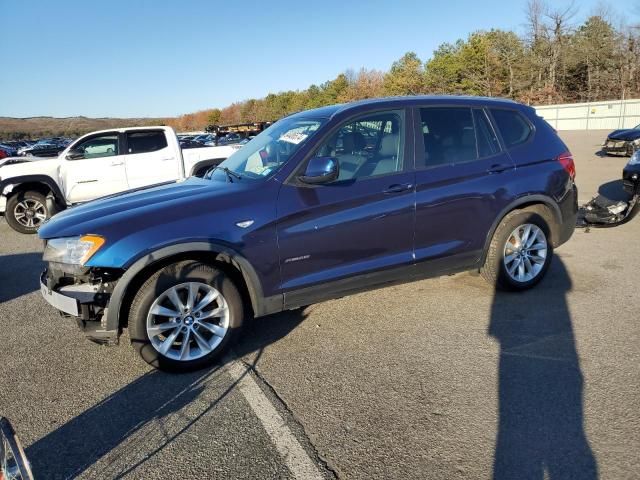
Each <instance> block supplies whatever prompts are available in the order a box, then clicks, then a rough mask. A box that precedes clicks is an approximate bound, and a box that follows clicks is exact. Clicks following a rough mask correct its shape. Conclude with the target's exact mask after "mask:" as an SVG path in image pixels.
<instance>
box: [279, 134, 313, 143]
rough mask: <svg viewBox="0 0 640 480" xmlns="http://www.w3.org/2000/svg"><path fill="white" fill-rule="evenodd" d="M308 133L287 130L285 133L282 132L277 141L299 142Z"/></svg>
mask: <svg viewBox="0 0 640 480" xmlns="http://www.w3.org/2000/svg"><path fill="white" fill-rule="evenodd" d="M308 136H309V135H307V134H306V133H301V132H287V133H285V134H283V135H282V136H281V137H280V138H279V139H278V141H280V140H282V141H283V142H289V143H293V144H294V145H297V144H299V143H300V142H302V141H304V139H305V138H307V137H308Z"/></svg>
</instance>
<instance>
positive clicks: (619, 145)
mask: <svg viewBox="0 0 640 480" xmlns="http://www.w3.org/2000/svg"><path fill="white" fill-rule="evenodd" d="M639 147H640V125H636V126H635V127H633V128H627V129H622V130H614V131H613V132H611V133H610V134H609V135H607V139H606V140H605V142H604V144H603V145H602V151H603V152H604V153H606V154H607V155H628V156H630V155H632V154H633V152H635V151H636V149H638V148H639Z"/></svg>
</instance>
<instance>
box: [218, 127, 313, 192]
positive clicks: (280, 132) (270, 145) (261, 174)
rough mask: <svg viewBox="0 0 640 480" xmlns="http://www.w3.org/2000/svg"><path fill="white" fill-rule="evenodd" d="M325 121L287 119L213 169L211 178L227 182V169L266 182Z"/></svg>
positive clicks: (246, 177) (248, 178)
mask: <svg viewBox="0 0 640 480" xmlns="http://www.w3.org/2000/svg"><path fill="white" fill-rule="evenodd" d="M323 122H324V120H320V119H316V118H300V117H297V118H283V119H282V120H280V121H278V122H276V123H274V124H273V125H271V126H270V127H269V128H267V129H266V130H265V131H264V132H262V133H261V134H260V135H258V136H257V137H255V138H254V139H252V140H251V141H250V142H249V143H247V144H246V145H244V146H243V147H242V148H241V149H240V150H238V151H237V152H235V153H233V154H232V155H231V156H230V157H229V158H227V159H226V160H225V161H224V162H222V163H221V164H220V167H221V168H218V169H216V170H213V171H212V172H211V173H210V174H209V175H208V177H209V178H212V179H214V180H222V181H226V180H227V175H226V174H225V172H224V171H223V170H222V169H224V168H226V169H229V170H231V171H232V172H233V173H237V174H239V175H240V176H241V177H242V179H243V180H244V179H247V180H263V179H265V178H268V177H269V176H271V175H272V174H273V173H275V172H276V171H277V170H278V169H279V168H280V167H281V166H282V165H284V164H285V162H286V161H287V160H289V158H291V156H292V155H293V154H295V153H296V152H297V151H298V150H299V149H300V147H302V145H304V144H305V143H306V142H307V141H308V139H309V137H310V136H311V135H312V134H313V133H314V132H316V131H317V130H318V128H320V126H321V125H322V124H323Z"/></svg>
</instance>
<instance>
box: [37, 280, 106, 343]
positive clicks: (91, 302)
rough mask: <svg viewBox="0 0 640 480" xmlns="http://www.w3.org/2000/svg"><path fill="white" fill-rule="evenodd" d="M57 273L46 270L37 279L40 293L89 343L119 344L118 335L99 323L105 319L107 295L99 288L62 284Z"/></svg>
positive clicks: (99, 286) (74, 283)
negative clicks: (73, 323) (68, 318)
mask: <svg viewBox="0 0 640 480" xmlns="http://www.w3.org/2000/svg"><path fill="white" fill-rule="evenodd" d="M62 278H65V279H66V280H69V277H67V276H63V275H60V273H59V272H55V271H51V270H45V271H44V272H42V274H41V275H40V293H41V294H42V297H43V298H44V299H45V300H46V301H47V303H49V305H51V306H52V307H54V308H56V309H57V310H58V311H59V312H60V314H61V315H62V316H64V317H71V318H73V319H75V320H76V323H77V324H78V327H79V328H80V329H81V330H82V331H83V332H84V334H85V335H86V336H87V338H89V339H90V340H92V341H95V342H98V343H106V344H116V343H118V331H117V330H106V329H105V328H104V325H103V321H102V319H103V318H105V317H106V311H107V305H108V300H109V298H108V297H109V294H108V293H106V292H105V291H104V289H103V288H102V286H101V285H100V284H91V283H87V282H68V281H67V282H64V281H61V279H62Z"/></svg>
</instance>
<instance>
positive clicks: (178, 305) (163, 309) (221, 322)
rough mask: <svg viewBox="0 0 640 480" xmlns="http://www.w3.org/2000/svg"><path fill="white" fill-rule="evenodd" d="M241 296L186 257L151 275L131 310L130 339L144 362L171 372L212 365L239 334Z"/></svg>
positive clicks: (208, 268) (226, 281)
mask: <svg viewBox="0 0 640 480" xmlns="http://www.w3.org/2000/svg"><path fill="white" fill-rule="evenodd" d="M243 317H244V309H243V303H242V298H241V296H240V293H239V292H238V289H237V288H236V286H235V285H234V284H233V282H232V281H231V280H230V279H229V277H228V276H227V275H226V274H225V273H224V272H222V271H221V270H218V269H216V268H214V267H211V266H209V265H205V264H202V263H199V262H195V261H185V262H180V263H175V264H172V265H169V266H167V267H164V268H163V269H161V270H159V271H158V272H156V273H155V274H153V275H152V276H151V277H150V278H149V279H148V280H147V281H146V282H145V283H144V284H143V285H142V287H141V288H140V290H139V291H138V293H137V294H136V296H135V298H134V300H133V303H132V305H131V310H130V312H129V334H130V337H131V343H132V344H133V346H134V348H135V349H136V350H137V351H138V353H139V354H140V356H141V357H142V358H143V359H144V361H145V362H147V363H149V364H150V365H152V366H153V367H155V368H159V369H161V370H169V371H178V372H180V371H190V370H196V369H199V368H203V367H206V366H208V365H211V364H213V363H214V362H215V361H216V360H217V359H218V358H220V356H221V355H222V354H223V353H224V351H225V350H226V349H227V348H228V347H229V346H230V345H231V342H232V341H233V340H234V339H235V337H236V336H237V335H238V333H239V331H240V329H241V327H242V323H243Z"/></svg>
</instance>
